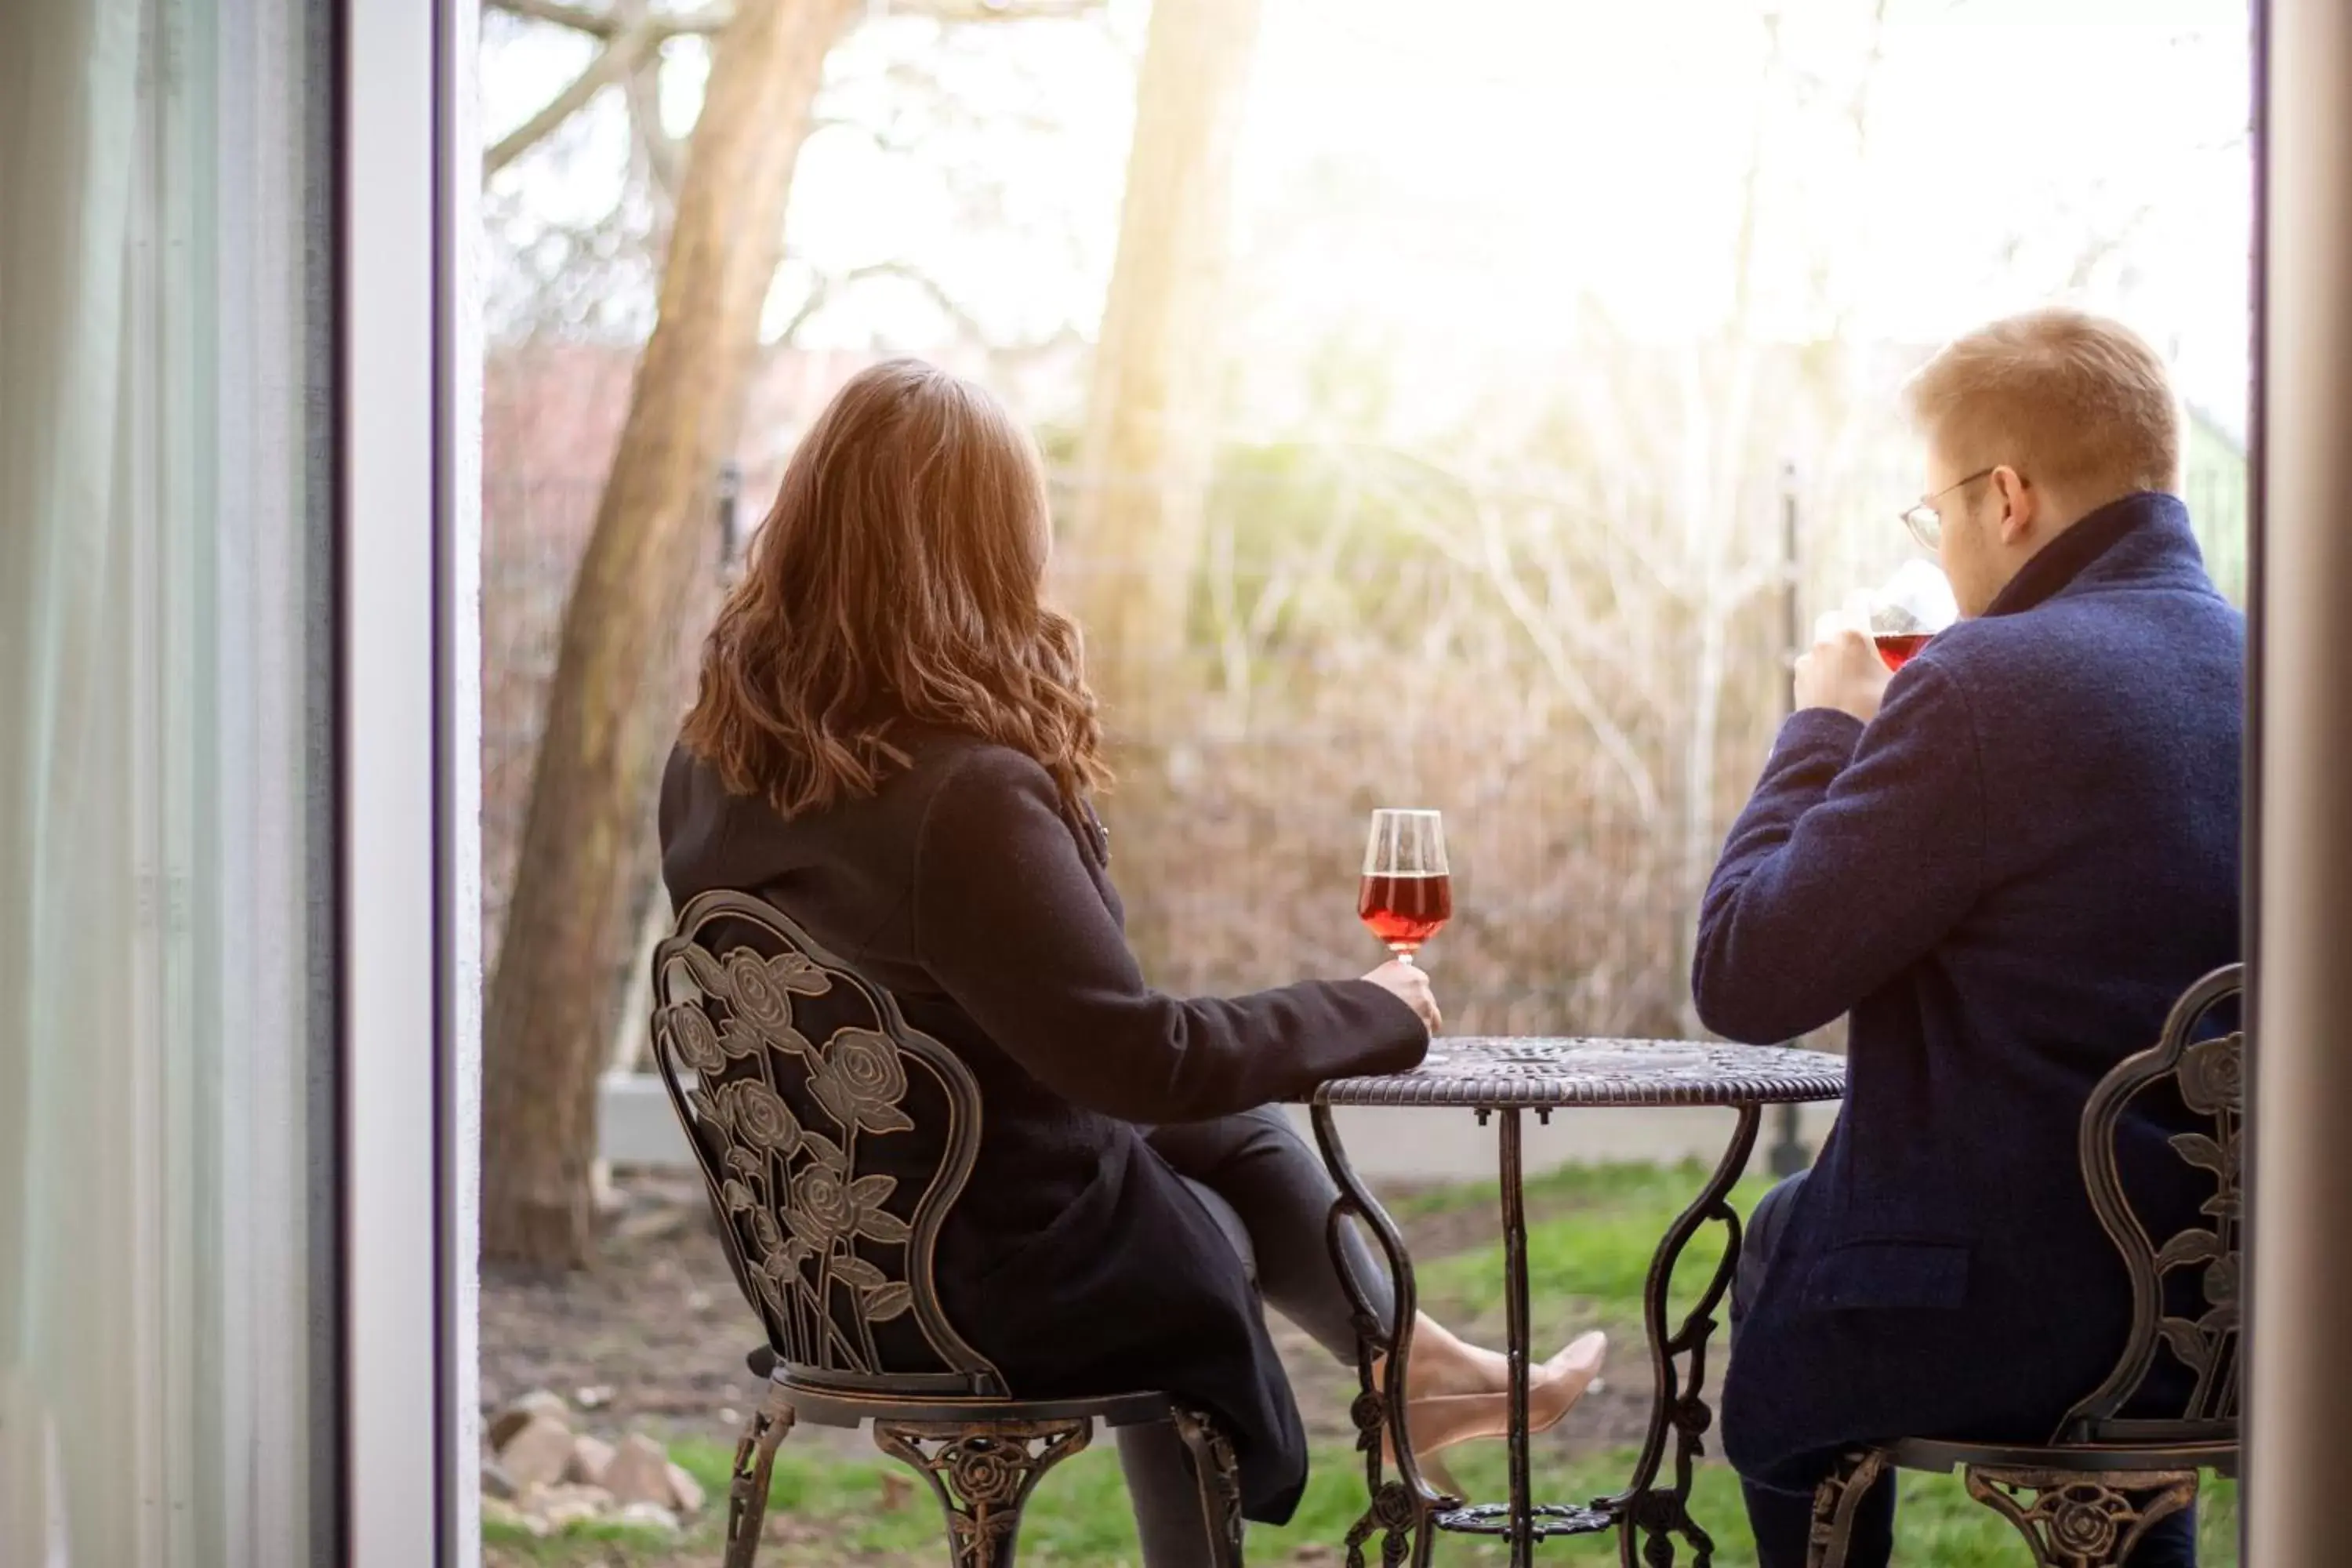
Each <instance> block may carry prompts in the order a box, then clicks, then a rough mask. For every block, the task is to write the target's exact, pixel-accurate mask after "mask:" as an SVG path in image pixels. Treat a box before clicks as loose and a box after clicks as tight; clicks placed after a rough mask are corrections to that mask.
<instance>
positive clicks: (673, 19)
mask: <svg viewBox="0 0 2352 1568" xmlns="http://www.w3.org/2000/svg"><path fill="white" fill-rule="evenodd" d="M484 4H485V5H487V6H488V8H489V9H490V10H493V11H503V12H505V13H506V14H507V15H508V16H521V17H524V18H526V19H528V20H530V21H533V22H546V23H549V24H551V26H558V27H569V28H570V29H572V31H573V32H575V33H586V34H587V35H588V36H589V37H595V38H616V37H620V36H621V33H622V30H623V27H624V23H623V21H622V19H621V18H620V17H618V16H613V15H611V14H609V13H607V12H604V11H592V10H590V9H589V8H588V7H587V6H585V5H572V4H571V3H570V0H484ZM734 19H735V7H734V6H733V5H726V4H722V3H719V0H713V3H712V4H710V5H701V6H698V7H697V8H695V9H694V10H691V11H677V12H665V13H662V14H661V15H659V16H652V17H650V18H648V20H650V21H651V22H652V23H653V25H654V30H655V35H656V37H659V38H676V37H685V36H687V35H688V34H701V35H704V36H708V35H709V34H712V33H718V32H723V31H725V30H726V27H727V24H728V23H730V22H731V21H733V20H734Z"/></svg>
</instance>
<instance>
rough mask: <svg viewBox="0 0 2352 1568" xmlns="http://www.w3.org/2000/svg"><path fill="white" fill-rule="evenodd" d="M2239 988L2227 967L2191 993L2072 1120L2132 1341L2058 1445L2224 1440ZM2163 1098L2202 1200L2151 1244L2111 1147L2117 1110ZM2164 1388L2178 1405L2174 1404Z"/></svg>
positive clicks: (2228, 1406) (2237, 1234)
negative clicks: (2125, 1277)
mask: <svg viewBox="0 0 2352 1568" xmlns="http://www.w3.org/2000/svg"><path fill="white" fill-rule="evenodd" d="M2243 983H2244V979H2243V969H2242V966H2241V965H2238V964H2231V965H2230V966H2228V967H2227V968H2224V969H2218V970H2216V971H2214V972H2213V973H2211V974H2209V975H2207V976H2206V977H2205V978H2204V979H2202V980H2200V981H2199V982H2198V983H2197V984H2195V985H2193V986H2191V987H2190V988H2189V991H2188V992H2187V993H2186V994H2184V995H2183V996H2182V997H2181V999H2180V1001H2179V1004H2178V1005H2176V1006H2175V1007H2174V1008H2173V1010H2172V1016H2171V1017H2170V1018H2169V1019H2168V1021H2167V1022H2166V1024H2165V1027H2164V1034H2163V1037H2161V1038H2160V1039H2159V1040H2158V1042H2157V1043H2156V1045H2154V1046H2153V1047H2149V1048H2148V1049H2147V1050H2145V1051H2142V1052H2140V1053H2139V1054H2138V1055H2137V1056H2135V1057H2131V1058H2126V1060H2125V1061H2124V1062H2122V1063H2121V1064H2120V1065H2118V1066H2117V1067H2116V1068H2115V1069H2114V1070H2113V1071H2111V1072H2110V1073H2108V1075H2107V1076H2106V1078H2105V1079H2104V1080H2102V1081H2101V1083H2100V1084H2099V1087H2098V1088H2097V1089H2095V1091H2094V1092H2093V1093H2092V1096H2091V1100H2090V1103H2089V1105H2088V1106H2087V1107H2086V1109H2085V1110H2084V1115H2083V1124H2082V1125H2083V1132H2082V1139H2083V1143H2082V1155H2083V1175H2084V1181H2085V1183H2086V1184H2087V1185H2088V1186H2089V1189H2090V1195H2091V1206H2092V1207H2093V1208H2094V1209H2095V1210H2096V1211H2097V1214H2098V1216H2099V1223H2100V1224H2101V1225H2102V1226H2105V1229H2106V1232H2107V1235H2108V1236H2109V1237H2110V1238H2112V1239H2113V1240H2114V1242H2115V1244H2116V1249H2117V1250H2118V1251H2119V1252H2120V1253H2121V1254H2122V1255H2123V1260H2124V1266H2125V1268H2126V1270H2128V1272H2129V1274H2130V1277H2131V1290H2132V1332H2131V1337H2130V1339H2129V1340H2128V1341H2127V1342H2126V1349H2125V1352H2124V1355H2123V1358H2122V1360H2121V1361H2120V1362H2118V1363H2116V1370H2115V1371H2114V1373H2111V1374H2110V1375H2109V1376H2108V1378H2107V1381H2106V1382H2105V1383H2104V1384H2101V1385H2100V1386H2099V1388H2098V1389H2097V1390H2096V1391H2095V1392H2094V1393H2093V1394H2091V1395H2090V1396H2089V1397H2088V1398H2086V1399H2084V1401H2083V1402H2082V1403H2081V1404H2079V1405H2076V1406H2075V1407H2074V1410H2073V1411H2072V1412H2071V1413H2069V1415H2067V1418H2066V1422H2065V1424H2064V1426H2062V1427H2061V1428H2060V1429H2059V1432H2058V1436H2057V1440H2058V1441H2059V1442H2060V1443H2118V1442H2135V1441H2137V1442H2153V1443H2231V1442H2235V1441H2236V1440H2237V1435H2238V1389H2239V1377H2240V1369H2241V1362H2242V1352H2241V1338H2240V1336H2241V1327H2242V1325H2241V1321H2240V1319H2241V1300H2242V1297H2241V1289H2240V1287H2241V1283H2242V1279H2243V1274H2242V1270H2241V1268H2240V1263H2239V1256H2240V1250H2241V1247H2242V1244H2243V1239H2244V1235H2245V1187H2244V1183H2243V1171H2242V1132H2243V1130H2244V1127H2245V1110H2246V1087H2245V1086H2246V1070H2245V1034H2244V1031H2243V1029H2242V1028H2241V1027H2240V1026H2239V1025H2238V1020H2237V1014H2238V1006H2239V999H2240V992H2241V990H2242V986H2243ZM2167 1090H2170V1091H2171V1092H2173V1093H2175V1094H2177V1096H2178V1099H2179V1106H2178V1113H2177V1114H2175V1115H2174V1116H2172V1117H2171V1118H2170V1119H2169V1120H2170V1121H2171V1122H2172V1124H2174V1125H2179V1126H2183V1127H2185V1128H2187V1129H2189V1130H2186V1131H2176V1132H2174V1133H2172V1135H2171V1136H2170V1138H2169V1139H2168V1142H2169V1143H2170V1145H2171V1150H2172V1152H2173V1153H2174V1154H2175V1155H2176V1156H2178V1158H2179V1160H2180V1161H2181V1162H2183V1163H2185V1164H2186V1165H2187V1166H2189V1167H2190V1168H2192V1169H2193V1170H2194V1171H2195V1172H2197V1173H2201V1177H2202V1181H2201V1183H2200V1184H2201V1185H2202V1186H2206V1187H2210V1195H2208V1196H2206V1197H2205V1199H2204V1201H2203V1204H2202V1205H2201V1206H2200V1211H2199V1221H2200V1222H2201V1223H2191V1224H2189V1225H2188V1226H2184V1227H2183V1228H2182V1229H2180V1230H2179V1231H2178V1232H2177V1233H2175V1234H2174V1235H2171V1236H2168V1237H2151V1236H2149V1234H2148V1231H2147V1226H2146V1225H2145V1224H2144V1223H2143V1221H2142V1220H2141V1217H2140V1215H2139V1212H2138V1210H2137V1208H2136V1207H2135V1206H2134V1205H2133V1203H2132V1199H2131V1194H2129V1193H2128V1192H2126V1183H2125V1180H2124V1175H2123V1169H2122V1166H2123V1161H2122V1159H2121V1157H2120V1154H2119V1151H2118V1142H2119V1139H2120V1138H2121V1137H2122V1136H2123V1133H2124V1129H2126V1127H2128V1126H2129V1125H2131V1124H2130V1123H2128V1122H2126V1120H2125V1116H2124V1112H2125V1110H2126V1108H2127V1107H2129V1106H2130V1105H2131V1104H2132V1102H2133V1101H2134V1100H2136V1099H2137V1098H2138V1097H2140V1096H2142V1095H2147V1094H2161V1093H2163V1092H2165V1091H2167ZM2159 1379H2162V1380H2163V1381H2162V1382H2161V1384H2159V1381H2158V1380H2159ZM2159 1388H2161V1389H2162V1390H2163V1391H2165V1392H2163V1393H2162V1394H2160V1395H2159V1393H2158V1391H2159ZM2174 1389H2185V1391H2186V1392H2185V1394H2181V1395H2179V1397H2174V1396H2172V1394H2171V1393H2170V1392H2169V1391H2171V1390H2174ZM2151 1412H2160V1413H2151Z"/></svg>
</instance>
